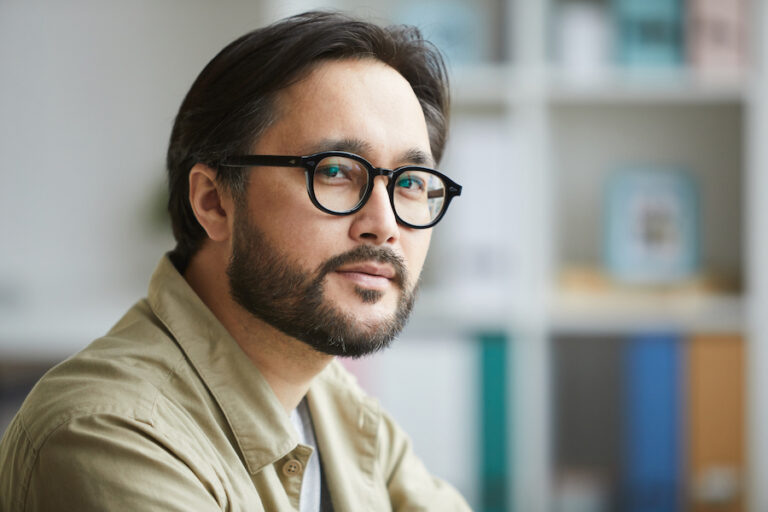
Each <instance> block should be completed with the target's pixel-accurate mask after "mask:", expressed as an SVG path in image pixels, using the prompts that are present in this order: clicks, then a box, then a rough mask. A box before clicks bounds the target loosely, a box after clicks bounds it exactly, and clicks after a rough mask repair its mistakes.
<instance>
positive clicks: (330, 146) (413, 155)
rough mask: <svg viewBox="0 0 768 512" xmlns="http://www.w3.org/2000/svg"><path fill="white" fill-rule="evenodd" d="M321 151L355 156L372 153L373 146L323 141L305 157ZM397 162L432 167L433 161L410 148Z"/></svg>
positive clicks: (351, 140) (349, 140)
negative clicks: (341, 152)
mask: <svg viewBox="0 0 768 512" xmlns="http://www.w3.org/2000/svg"><path fill="white" fill-rule="evenodd" d="M323 151H344V152H346V153H354V154H356V155H361V156H363V155H366V154H370V153H371V152H372V151H373V145H371V144H370V143H368V142H366V141H364V140H361V139H350V138H346V139H323V140H321V141H320V142H319V143H317V144H314V145H312V146H310V147H309V148H308V149H307V152H306V153H304V154H305V155H312V154H315V153H321V152H323ZM397 161H398V162H403V163H407V164H412V165H424V166H429V167H433V166H434V165H435V161H434V159H433V158H432V155H430V154H429V153H427V152H425V151H422V150H421V149H419V148H410V149H408V150H406V151H404V152H402V153H401V154H400V157H399V158H398V159H397Z"/></svg>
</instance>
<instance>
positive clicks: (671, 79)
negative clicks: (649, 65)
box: [547, 69, 748, 104]
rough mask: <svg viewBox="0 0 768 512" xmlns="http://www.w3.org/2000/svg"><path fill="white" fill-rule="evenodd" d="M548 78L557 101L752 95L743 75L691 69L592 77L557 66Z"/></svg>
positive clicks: (729, 99) (733, 99) (686, 100)
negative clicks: (749, 93)
mask: <svg viewBox="0 0 768 512" xmlns="http://www.w3.org/2000/svg"><path fill="white" fill-rule="evenodd" d="M547 82H548V83H547V97H548V98H549V100H550V101H551V102H552V103H555V104H573V103H576V104H582V103H588V104H593V103H621V104H626V103H629V104H635V103H674V104H692V103H694V104H695V103H702V104H710V103H739V102H742V101H745V99H746V98H747V97H748V94H747V91H748V85H747V83H748V82H747V80H746V79H745V78H743V77H738V76H730V75H721V76H716V75H711V76H702V75H699V74H697V73H695V72H694V71H691V70H689V69H670V70H656V71H649V70H645V69H643V70H631V69H610V70H606V71H605V72H604V73H602V74H600V75H595V76H590V77H576V76H572V75H568V74H567V73H563V72H558V71H557V70H553V71H550V73H549V74H548V80H547Z"/></svg>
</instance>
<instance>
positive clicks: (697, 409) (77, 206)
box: [0, 0, 768, 512]
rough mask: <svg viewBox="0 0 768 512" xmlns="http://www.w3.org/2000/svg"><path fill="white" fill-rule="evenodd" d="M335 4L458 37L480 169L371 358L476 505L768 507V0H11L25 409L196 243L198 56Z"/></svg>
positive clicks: (473, 160) (433, 35)
mask: <svg viewBox="0 0 768 512" xmlns="http://www.w3.org/2000/svg"><path fill="white" fill-rule="evenodd" d="M313 8H326V9H327V8H330V9H341V10H347V11H350V12H352V13H354V14H357V15H361V16H364V17H367V18H369V19H372V20H374V21H378V22H381V23H385V24H389V23H408V24H414V25H417V26H419V27H421V28H422V30H423V31H424V33H425V34H426V36H427V37H428V38H430V39H431V40H432V41H433V42H435V43H436V44H437V45H438V46H439V47H440V48H441V49H442V51H443V52H444V53H445V55H446V57H447V59H448V63H449V69H450V73H451V80H452V86H453V110H452V128H451V129H452V133H451V139H450V142H449V146H448V149H447V153H446V156H445V159H444V161H443V162H442V164H441V168H442V170H444V172H446V173H447V174H448V175H450V176H452V177H453V178H455V179H456V180H457V181H458V182H459V183H461V184H462V185H464V193H463V195H462V197H461V198H460V199H458V200H457V201H455V202H454V203H453V206H452V207H451V211H450V212H449V213H448V215H447V217H446V219H445V220H444V221H443V223H442V224H441V225H440V227H439V228H438V229H436V230H435V234H434V238H433V240H434V242H433V249H432V252H431V253H430V256H429V262H428V265H427V267H426V269H425V276H424V285H423V287H422V293H421V298H420V302H419V303H418V305H417V308H416V310H415V312H414V315H413V319H412V321H411V323H410V325H409V327H408V328H407V329H406V331H405V332H404V333H403V334H402V336H401V337H400V340H398V342H397V343H396V344H395V346H394V347H393V348H392V349H391V350H389V351H387V352H386V353H383V354H380V355H377V356H375V357H373V358H370V359H365V360H360V361H348V362H346V364H347V365H348V367H349V368H350V369H351V370H352V371H354V372H355V373H356V374H357V375H358V379H359V380H360V382H361V383H362V385H363V386H364V387H366V388H367V389H368V390H369V391H370V392H371V393H373V394H374V395H376V396H378V397H379V398H380V400H381V402H382V403H383V405H384V406H385V407H386V408H387V409H388V410H389V411H390V412H391V413H392V414H393V416H394V417H395V418H396V419H397V420H398V421H399V422H400V423H401V424H402V425H403V427H404V428H405V429H406V431H408V432H409V433H410V434H411V436H412V438H413V442H414V446H415V449H416V451H417V453H418V454H419V455H420V456H421V457H422V458H423V459H424V461H425V463H426V464H427V466H428V467H429V468H430V469H431V470H432V471H433V472H434V473H435V474H437V475H439V476H440V477H442V478H444V479H447V480H448V481H450V482H451V483H452V484H453V485H455V486H456V487H457V488H458V489H459V490H460V491H461V492H462V493H463V494H464V495H465V496H466V497H467V499H468V501H469V502H470V504H471V505H472V506H473V508H474V509H475V510H479V511H488V512H491V511H494V512H495V511H505V510H517V511H520V512H539V511H542V512H546V511H555V512H603V511H606V512H607V511H637V512H641V511H642V512H645V511H654V512H656V511H658V512H662V511H664V512H666V511H670V512H672V511H697V512H710V511H711V512H716V511H728V512H736V511H742V510H749V511H752V512H758V511H765V510H768V488H767V487H766V486H765V485H762V478H763V477H764V476H765V475H767V474H768V266H767V265H768V151H767V150H766V149H765V148H766V147H768V144H766V143H765V141H766V140H768V79H767V78H766V76H765V71H764V70H765V68H766V64H768V57H767V56H766V51H765V50H766V49H767V48H768V37H766V35H765V34H766V32H768V9H766V8H765V6H764V5H763V2H762V1H761V0H750V1H747V0H476V1H470V0H408V1H406V0H391V1H389V2H385V3H382V2H373V1H370V2H361V1H357V0H336V1H328V2H311V1H279V0H260V1H255V0H252V1H246V0H227V1H219V2H207V1H202V0H183V1H182V0H162V1H149V0H134V1H130V2H128V1H117V0H116V1H111V2H102V1H97V0H69V1H67V2H60V1H54V0H50V1H44V0H0V155H2V156H1V158H2V162H3V164H2V171H1V172H2V178H3V179H2V182H3V186H2V187H1V188H0V196H1V197H2V201H0V230H2V233H3V243H2V248H3V249H2V251H0V432H2V431H3V430H4V429H5V426H6V425H7V422H8V421H9V420H10V418H11V417H12V415H13V414H14V413H15V411H16V409H17V408H18V406H19V404H20V403H21V401H22V400H23V398H24V396H25V395H26V393H27V392H28V391H29V389H30V388H31V386H32V385H33V384H34V382H35V381H36V380H37V378H39V376H40V375H41V374H42V373H43V372H44V371H46V370H47V369H48V368H49V367H50V366H52V365H53V364H55V363H57V362H58V361H60V360H62V359H63V358H66V357H67V356H69V355H71V354H73V353H75V352H76V351H78V350H80V349H81V348H83V347H84V346H85V345H86V344H87V343H88V342H89V341H90V340H92V339H94V338H96V337H98V336H99V335H101V334H103V333H104V332H106V331H107V330H108V329H109V328H110V326H111V325H112V324H113V323H114V322H115V321H116V320H117V319H118V318H119V317H120V316H121V315H122V313H123V312H124V311H125V310H126V309H127V308H128V307H130V305H131V304H132V303H133V302H135V301H136V300H137V299H138V298H140V297H142V296H144V295H145V293H146V286H147V284H148V281H149V277H150V274H151V272H152V270H153V269H154V267H155V265H156V263H157V261H158V260H159V259H160V257H161V255H162V254H163V253H164V252H165V251H167V250H169V249H171V248H172V247H173V241H172V237H171V235H170V228H169V223H168V222H167V220H166V219H165V213H164V206H165V205H164V201H165V182H164V179H165V178H164V154H165V150H166V145H167V141H168V137H169V135H170V129H171V125H172V122H173V118H174V115H175V113H176V111H177V109H178V106H179V104H180V102H181V100H182V98H183V96H184V94H185V93H186V91H187V90H188V88H189V87H190V85H191V84H192V81H193V80H194V78H195V77H196V75H197V73H199V71H200V70H201V69H202V68H203V66H204V65H205V64H206V63H207V62H208V61H209V60H210V59H211V58H212V57H213V56H214V55H215V54H216V53H217V52H218V51H219V50H220V49H221V48H222V47H223V46H225V45H226V44H227V43H229V42H230V41H231V40H233V39H234V38H236V37H237V36H239V35H241V34H243V33H245V32H247V31H249V30H252V29H253V28H256V27H259V26H262V25H264V24H266V23H268V22H271V21H274V20H276V19H278V18H280V17H283V16H286V15H289V14H294V13H297V12H302V11H305V10H309V9H313Z"/></svg>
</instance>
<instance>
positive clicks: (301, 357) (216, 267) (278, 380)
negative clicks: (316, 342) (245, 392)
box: [184, 247, 333, 413]
mask: <svg viewBox="0 0 768 512" xmlns="http://www.w3.org/2000/svg"><path fill="white" fill-rule="evenodd" d="M221 261H227V260H226V258H221V257H220V255H217V254H216V248H213V247H204V248H202V249H201V250H200V251H198V253H197V254H195V256H194V257H193V258H192V260H191V261H190V263H189V266H188V267H187V269H186V271H185V272H184V278H185V279H186V280H187V282H188V283H189V285H190V286H191V287H192V289H193V290H194V291H195V293H197V295H198V296H199V297H200V299H201V300H202V301H203V302H204V303H205V305H206V306H208V308H209V309H210V310H211V311H212V312H213V314H214V315H215V316H216V318H218V320H219V321H220V322H221V323H222V325H224V327H225V328H226V329H227V331H229V333H230V334H231V335H232V337H233V338H234V339H235V341H236V342H237V344H238V345H240V348H241V349H242V350H243V352H245V354H246V355H247V356H248V358H249V359H250V360H251V362H252V363H253V364H254V365H255V366H256V368H258V370H259V371H260V372H261V374H262V376H263V377H264V378H265V379H266V381H267V383H268V384H269V386H270V387H271V388H272V391H273V392H274V393H275V396H277V399H278V400H279V401H280V403H281V404H282V405H283V408H285V410H286V412H287V413H290V412H291V411H293V410H294V409H295V408H296V407H297V406H298V405H299V402H300V401H301V399H302V398H303V397H304V395H306V394H307V391H308V390H309V386H310V385H311V384H312V380H313V379H314V378H315V376H317V374H318V373H320V372H321V371H322V370H323V369H324V368H325V367H326V366H327V365H328V363H330V362H331V360H332V359H333V356H329V355H327V354H322V353H320V352H317V351H316V350H314V349H313V348H312V347H310V346H309V345H307V344H305V343H303V342H301V341H299V340H297V339H295V338H292V337H290V336H287V335H285V334H283V333H282V332H280V331H278V330H277V329H275V328H274V327H272V326H271V325H269V324H267V323H265V322H263V321H262V320H260V319H258V318H256V317H254V316H253V315H252V314H251V313H249V312H248V311H246V310H245V309H244V308H243V307H242V306H240V304H238V303H237V302H235V301H234V299H232V296H231V294H230V293H229V280H228V278H227V275H226V267H225V266H223V265H221V264H220V262H221Z"/></svg>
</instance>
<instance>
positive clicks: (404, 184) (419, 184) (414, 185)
mask: <svg viewBox="0 0 768 512" xmlns="http://www.w3.org/2000/svg"><path fill="white" fill-rule="evenodd" d="M396 185H397V186H398V187H399V188H406V189H409V190H424V180H422V179H421V178H419V177H417V176H414V175H412V174H403V175H402V176H400V177H399V178H398V179H397V184H396Z"/></svg>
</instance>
